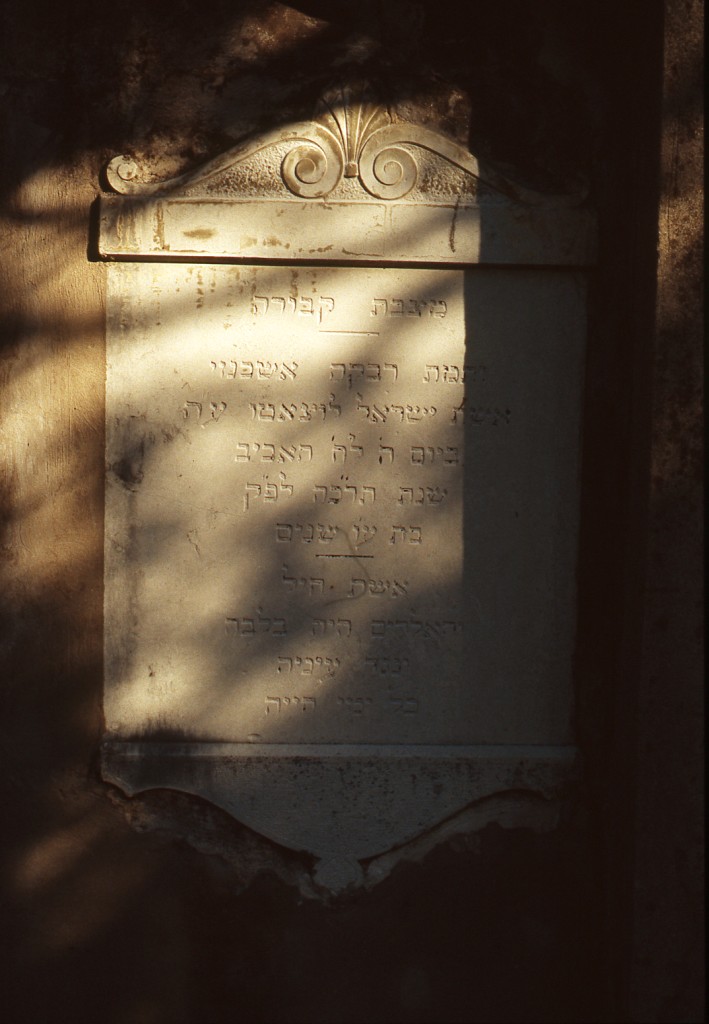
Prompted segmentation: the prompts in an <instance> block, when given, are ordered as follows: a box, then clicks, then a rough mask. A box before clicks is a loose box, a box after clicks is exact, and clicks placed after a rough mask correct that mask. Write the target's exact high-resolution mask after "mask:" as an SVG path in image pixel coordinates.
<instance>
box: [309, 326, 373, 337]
mask: <svg viewBox="0 0 709 1024" xmlns="http://www.w3.org/2000/svg"><path fill="white" fill-rule="evenodd" d="M318 334H347V335H348V336H353V337H357V338H378V337H379V331H324V330H323V329H322V328H319V329H318Z"/></svg>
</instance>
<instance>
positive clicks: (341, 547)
mask: <svg viewBox="0 0 709 1024" xmlns="http://www.w3.org/2000/svg"><path fill="white" fill-rule="evenodd" d="M134 176H135V168H134V167H133V166H132V164H131V163H130V161H129V160H128V159H127V158H118V159H117V160H115V161H113V162H112V164H111V166H110V167H109V171H108V178H109V182H110V183H111V185H112V186H113V187H114V189H116V190H117V191H119V192H122V193H123V195H120V196H106V197H104V198H103V200H102V217H101V233H100V248H101V252H102V254H103V255H104V256H106V257H107V258H109V259H112V260H116V261H119V262H116V263H115V264H114V265H112V266H111V267H110V268H109V306H108V318H107V322H108V379H107V414H106V415H107V504H106V599H105V622H106V641H105V655H106V656H105V664H106V687H105V713H106V725H107V736H106V741H105V744H104V752H103V766H104V767H103V770H104V775H105V777H106V778H107V779H109V780H111V781H113V782H116V783H117V784H119V785H120V786H122V787H123V788H124V789H125V790H126V791H127V792H129V793H132V792H137V791H140V790H144V789H148V788H152V787H169V788H174V789H179V790H182V791H185V792H191V793H195V794H197V795H200V796H202V797H205V798H207V799H209V800H211V801H213V802H214V803H216V804H218V805H219V806H221V807H223V808H225V809H226V810H227V811H229V812H230V813H231V814H233V815H234V816H235V817H236V818H238V819H239V820H241V821H243V822H244V823H246V824H247V825H249V826H251V827H252V828H254V829H256V830H258V831H260V832H262V833H263V834H265V835H267V836H269V837H270V838H272V839H274V840H276V841H277V842H280V843H282V844H284V845H286V846H290V847H292V848H294V849H299V850H307V851H309V852H311V853H313V854H315V855H316V856H317V857H318V858H319V865H318V870H317V874H316V878H317V879H318V880H319V881H320V882H321V883H322V884H323V885H325V886H327V887H329V888H331V889H335V890H337V889H341V888H343V887H344V886H346V885H348V884H351V883H357V882H359V881H361V878H362V869H361V863H360V862H361V861H363V860H366V859H368V858H371V857H373V856H375V855H377V854H381V853H383V852H385V851H386V850H388V849H390V848H391V847H393V846H397V845H400V844H402V843H404V842H406V841H407V840H410V839H412V838H414V837H415V836H417V835H419V834H420V833H422V832H423V831H424V830H426V829H427V828H430V827H432V826H434V825H436V824H437V823H439V822H441V821H442V820H444V819H446V818H448V817H450V816H451V815H453V814H455V813H456V812H458V811H460V810H461V809H463V808H464V807H466V806H467V805H469V804H471V803H473V802H475V801H478V800H481V799H483V798H484V797H487V796H490V795H493V794H498V793H503V792H505V791H524V790H527V791H529V792H530V793H533V794H537V795H538V796H540V797H543V798H545V799H551V798H554V797H558V796H559V795H560V794H561V792H562V791H563V787H564V785H565V783H566V781H567V780H568V778H569V775H570V772H571V769H572V765H573V761H574V748H573V737H572V735H571V729H570V715H571V699H572V679H571V661H572V652H573V640H574V623H575V586H574V569H575V558H576V543H577V517H578V471H579V445H580V409H581V393H582V368H583V361H584V339H585V297H584V273H583V271H582V270H581V269H580V268H582V267H583V266H584V265H587V264H588V263H589V262H590V260H591V258H592V250H593V222H592V218H591V217H590V215H589V213H588V212H587V211H585V210H584V209H583V208H582V207H581V206H579V205H578V204H577V205H576V206H574V205H572V204H571V203H569V202H562V201H561V200H548V201H546V202H545V201H543V200H541V199H540V197H531V196H529V195H525V196H521V195H519V194H518V193H514V192H513V191H512V190H511V189H509V188H506V189H504V190H501V186H499V185H498V186H497V187H494V188H493V187H491V186H486V185H485V184H483V183H482V182H481V181H480V176H479V171H478V167H477V164H476V162H475V160H474V159H473V157H471V156H470V154H469V153H467V152H465V151H463V150H462V149H461V148H460V147H458V146H457V145H456V144H455V143H453V142H451V140H449V139H447V138H445V137H443V136H441V135H438V134H437V133H434V132H431V131H429V130H425V129H422V128H418V127H416V126H413V125H409V124H405V123H401V122H394V121H393V120H392V119H391V117H390V115H389V114H388V113H387V112H386V111H385V110H383V109H381V108H377V107H376V106H374V105H372V104H370V103H368V102H365V101H363V100H362V98H361V97H360V98H359V100H358V101H357V102H354V98H353V96H352V95H349V94H343V95H342V96H341V97H340V99H339V102H335V100H334V99H333V98H332V97H331V98H330V99H329V100H328V101H327V102H325V103H324V104H323V107H322V110H321V111H320V113H319V116H318V118H317V119H316V120H314V121H313V122H312V123H308V124H305V125H296V126H293V127H290V128H287V129H284V130H283V131H281V132H278V133H274V134H271V135H268V136H264V137H261V138H258V139H256V140H253V141H252V142H251V143H250V144H248V145H246V146H243V147H240V148H239V149H237V150H234V151H232V152H231V153H229V154H226V155H225V157H223V158H220V159H219V160H217V161H214V162H213V163H212V164H210V165H208V166H207V167H206V168H203V169H202V170H201V171H199V172H197V173H195V174H193V175H190V176H183V177H181V178H178V179H175V180H173V181H171V182H167V183H162V184H157V185H155V184H153V185H145V184H143V185H139V184H137V183H136V182H135V180H134Z"/></svg>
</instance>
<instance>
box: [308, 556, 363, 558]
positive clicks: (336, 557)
mask: <svg viewBox="0 0 709 1024" xmlns="http://www.w3.org/2000/svg"><path fill="white" fill-rule="evenodd" d="M315 557H316V558H374V555H316V556H315Z"/></svg>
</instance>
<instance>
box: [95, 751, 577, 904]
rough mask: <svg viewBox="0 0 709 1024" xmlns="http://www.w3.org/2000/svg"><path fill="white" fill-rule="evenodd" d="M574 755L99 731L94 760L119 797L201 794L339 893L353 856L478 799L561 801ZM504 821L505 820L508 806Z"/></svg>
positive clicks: (352, 876) (357, 870)
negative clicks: (309, 865)
mask: <svg viewBox="0 0 709 1024" xmlns="http://www.w3.org/2000/svg"><path fill="white" fill-rule="evenodd" d="M576 760H577V752H576V749H575V748H574V747H535V746H475V747H474V746H470V747H461V746H447V747H441V746H436V747H431V746H418V747H412V746H406V747H405V746H375V745H359V746H348V745H339V744H331V745H329V744H323V745H294V744H242V743H189V744H188V743H149V742H145V743H130V742H112V741H107V742H106V743H105V744H104V747H103V755H102V769H103V777H104V779H106V781H108V782H112V783H114V784H115V785H117V786H119V787H120V788H121V789H122V790H123V791H124V792H125V793H127V794H128V795H129V796H133V795H134V794H136V793H140V792H144V791H146V790H150V789H175V790H179V791H180V792H185V793H191V794H193V795H195V796H199V797H202V798H204V799H205V800H209V801H210V802H211V803H213V804H215V805H216V806H218V807H221V808H222V809H223V810H225V811H226V812H227V813H228V814H230V815H232V816H233V817H234V818H235V819H237V820H238V821H240V822H242V823H243V824H245V825H247V826H248V827H249V828H251V829H253V830H254V831H256V832H259V833H260V834H262V835H264V836H266V837H267V838H269V839H271V840H273V841H274V842H276V843H280V844H281V845H283V846H286V847H289V848H291V849H296V850H299V851H304V852H307V853H310V854H312V855H314V856H315V857H317V858H318V864H317V865H316V868H315V874H314V877H315V881H316V882H317V883H318V884H319V885H321V886H323V887H324V888H326V889H329V890H331V891H333V892H338V891H341V890H343V889H345V888H347V887H348V886H352V885H355V886H356V885H360V884H362V882H363V880H364V875H363V870H362V865H361V863H360V862H361V861H366V860H368V859H370V858H372V857H376V856H378V855H381V854H383V853H385V852H387V851H388V850H391V849H392V848H394V847H397V846H401V845H402V844H404V843H407V842H410V841H411V840H413V839H416V838H417V837H419V836H421V835H422V834H423V833H425V832H426V831H427V830H429V829H432V828H434V827H435V826H437V825H439V824H440V823H442V822H443V821H445V820H446V819H448V818H450V817H451V816H453V815H455V814H457V813H458V812H460V811H462V810H463V809H464V808H465V807H467V806H468V805H470V804H473V803H475V802H477V801H479V800H481V799H484V798H485V797H489V796H493V795H494V794H498V793H503V792H514V791H517V792H526V793H531V794H534V795H537V796H539V797H541V798H542V799H544V800H549V801H550V800H558V799H560V798H561V797H562V796H563V795H564V792H565V790H566V788H567V787H568V785H569V783H570V781H571V780H572V777H573V776H574V774H575V767H576ZM505 824H506V825H507V826H508V827H509V826H510V825H514V824H515V822H514V820H510V819H509V816H508V819H507V820H506V822H505ZM519 824H523V822H522V821H520V822H519Z"/></svg>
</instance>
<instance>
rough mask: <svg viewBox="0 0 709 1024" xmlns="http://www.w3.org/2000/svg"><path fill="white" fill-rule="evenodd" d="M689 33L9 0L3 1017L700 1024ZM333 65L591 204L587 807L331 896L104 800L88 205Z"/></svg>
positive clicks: (573, 805) (227, 1)
mask: <svg viewBox="0 0 709 1024" xmlns="http://www.w3.org/2000/svg"><path fill="white" fill-rule="evenodd" d="M700 35H701V5H700V3H699V0H668V2H667V3H666V4H664V5H663V4H662V3H660V2H655V0H643V2H630V0H628V2H625V3H623V4H614V5H603V4H595V3H591V2H590V0H589V2H579V3H574V4H569V3H567V2H561V0H538V2H535V3H534V4H530V3H528V2H523V0H498V2H497V3H495V4H482V3H478V2H470V3H465V4H456V3H454V2H452V0H438V2H429V0H427V2H413V0H412V2H403V0H391V2H389V3H386V4H385V3H379V2H373V0H367V2H360V3H357V4H353V3H349V2H335V0H333V2H328V3H324V2H316V0H311V2H299V3H290V4H286V3H283V4H280V3H266V2H259V0H251V2H249V0H240V2H237V0H213V2H211V3H209V4H197V3H194V2H191V0H171V2H169V3H168V2H166V0H156V2H153V3H150V4H134V5H132V6H129V7H125V8H120V9H118V8H115V7H114V8H110V9H109V8H102V7H99V6H97V5H95V4H93V3H89V2H88V0H74V2H72V0H69V2H67V3H65V4H52V5H50V4H49V3H46V4H45V3H41V2H39V0H25V2H22V3H20V2H19V0H8V2H6V3H5V4H3V5H2V7H1V8H0V38H1V39H2V49H3V57H2V64H1V65H0V94H1V95H2V98H3V104H2V137H3V140H4V142H5V150H4V158H3V161H2V164H1V165H0V192H1V202H2V208H1V210H0V217H1V218H2V237H3V261H2V270H1V271H0V274H1V276H2V281H1V284H0V294H2V296H3V304H2V305H3V309H2V323H1V328H2V336H1V340H0V389H2V399H1V402H2V404H1V406H0V415H1V416H2V418H3V423H2V428H1V429H2V431H3V433H2V444H3V456H2V465H1V466H0V506H1V511H2V542H1V546H0V573H2V589H1V590H0V616H1V618H0V623H1V625H0V630H1V632H0V680H1V681H2V686H1V687H0V699H1V700H2V723H1V724H0V741H1V743H2V750H3V760H4V771H3V774H2V789H3V794H2V807H3V817H4V824H3V833H2V834H3V853H2V856H3V875H4V888H3V921H4V924H3V928H2V937H3V955H2V963H3V969H4V972H5V973H6V977H5V980H4V983H3V991H4V993H5V994H4V996H3V1016H4V1019H6V1020H8V1021H11V1022H15V1021H17V1022H32V1024H35V1022H37V1024H40V1022H44V1021H57V1022H63V1021H67V1022H77V1024H78V1022H83V1021H86V1022H89V1021H90V1022H95V1021H96V1020H101V1021H105V1022H116V1024H118V1022H120V1024H163V1022H164V1024H173V1022H178V1021H185V1022H190V1024H193V1022H212V1021H214V1022H217V1021H224V1022H226V1021H229V1022H232V1021H241V1020H243V1021H254V1022H256V1021H263V1022H267V1021H283V1022H286V1021H342V1022H350V1021H351V1022H358V1021H434V1020H435V1021H442V1022H448V1021H541V1020H544V1021H598V1020H606V1021H617V1020H639V1021H675V1020H677V1021H680V1020H700V1019H701V1015H702V1000H701V991H700V989H701V972H702V969H703V958H702V954H701V945H700V942H701V939H700V936H701V927H700V922H699V920H698V916H697V901H698V899H699V893H700V885H701V877H700V864H701V846H700V827H701V824H700V823H701V811H700V808H701V805H700V803H699V802H698V789H699V777H698V757H699V753H698V750H699V742H700V737H699V726H698V724H697V723H698V716H699V711H700V697H699V672H700V653H699V639H700V638H699V633H698V625H699V622H700V620H699V614H698V596H699V582H698V565H699V556H698V551H699V518H698V499H699V494H700V488H701V479H700V475H699V465H700V464H699V460H698V447H699V433H698V429H697V423H698V416H699V401H700V393H699V385H698V380H699V359H700V356H699V351H700V349H699V344H698V338H699V330H698V326H697V302H698V299H697V296H698V289H699V280H700V277H699V263H700V255H699V253H700V249H699V237H700V235H699V232H700V230H701V223H700V218H701V215H700V205H699V198H698V197H699V188H700V182H699V177H698V174H699V160H700V157H699V155H698V145H699V143H698V130H699V125H700V121H699V112H698V103H699V95H700V90H699V82H698V74H699V70H698V69H700V68H701V59H700V55H699V53H698V50H697V47H698V40H699V38H700ZM663 69H664V72H663ZM342 77H345V78H357V79H362V78H366V79H369V80H371V81H374V82H376V83H377V84H378V88H379V89H380V91H381V94H382V97H383V98H384V99H386V100H387V101H388V102H390V103H392V104H394V105H395V106H396V107H397V108H398V109H399V110H400V112H401V113H402V115H403V116H406V117H410V118H412V119H414V120H417V121H420V122H422V123H429V124H431V125H434V126H435V127H438V128H440V129H441V130H443V131H446V132H448V133H450V134H451V135H453V136H454V137H456V138H458V139H459V140H460V141H463V142H465V143H467V144H468V145H470V147H471V148H472V149H473V150H474V151H475V152H476V153H477V154H478V155H479V156H480V157H481V158H483V159H484V160H486V161H487V162H488V163H489V164H491V165H493V166H495V167H497V168H499V169H500V170H501V171H502V172H503V173H507V174H510V175H511V176H512V177H514V178H515V179H517V180H518V181H520V182H521V183H523V184H526V185H529V186H531V187H534V188H538V189H542V190H545V189H548V190H552V191H557V190H564V189H567V188H574V187H575V186H576V185H577V184H578V183H579V182H580V181H585V182H586V183H587V184H588V187H589V194H590V197H591V201H592V202H593V203H594V205H595V206H596V207H597V209H598V212H599V218H600V224H601V253H600V263H599V267H598V270H597V272H596V273H595V275H594V280H593V285H592V306H591V342H590V345H591V347H590V351H589V360H588V367H587V385H588V386H587V402H586V409H585V413H584V417H585V419H584V422H585V433H584V437H585V441H584V467H585V468H584V479H583V505H582V535H581V555H580V565H579V587H580V619H579V635H578V649H577V657H576V675H577V694H578V696H577V716H576V719H577V720H576V727H577V733H578V738H579V742H580V744H581V747H582V750H583V753H584V763H585V769H584V776H583V780H582V782H581V785H580V787H579V790H578V792H577V794H576V795H575V798H574V800H573V801H571V802H570V803H569V806H568V807H567V808H566V810H565V815H564V820H563V822H562V825H561V827H560V828H559V829H558V830H556V831H555V832H552V833H547V834H544V835H539V834H535V833H532V832H528V831H525V830H520V831H517V832H508V831H505V830H503V829H501V828H498V827H496V826H489V827H488V828H486V829H485V830H483V831H482V832H481V833H479V834H477V835H474V836H470V837H467V838H459V839H457V840H451V841H449V842H448V843H447V844H444V845H442V846H440V847H438V848H437V849H435V850H434V851H433V852H431V853H429V854H428V855H427V856H426V857H425V858H423V859H422V860H420V861H419V862H416V863H408V864H402V865H401V866H399V867H398V868H397V869H396V870H395V872H394V873H393V875H392V876H391V877H390V878H389V879H387V880H386V881H384V882H382V883H381V884H380V885H379V886H378V887H377V888H376V889H374V890H373V891H372V892H370V893H363V894H357V895H346V896H344V897H341V898H340V899H337V900H332V901H331V902H329V903H327V902H318V901H314V900H308V899H305V898H303V897H302V896H301V895H300V893H299V890H298V888H297V886H296V885H295V884H294V883H295V882H297V879H298V877H299V876H300V874H301V873H302V872H304V871H307V870H308V869H309V866H310V865H309V864H308V863H307V860H306V858H302V857H298V856H297V855H295V854H291V853H289V852H288V851H284V850H280V849H278V848H276V847H274V846H273V844H270V843H269V842H268V841H266V840H265V839H262V838H260V837H258V836H255V835H253V834H251V833H249V832H248V830H247V829H245V828H242V827H241V826H239V825H238V824H236V823H234V822H232V821H230V820H229V819H228V818H227V817H226V816H225V815H222V814H221V813H220V812H217V811H215V810H214V809H211V808H208V807H205V806H202V805H200V804H198V803H195V802H193V801H191V800H189V799H188V798H187V797H183V796H180V795H178V794H170V793H162V794H153V795H151V796H150V797H146V798H141V799H136V800H135V801H129V800H127V799H126V798H125V797H122V796H121V795H120V794H118V793H116V792H114V791H112V790H110V788H109V787H107V786H105V785H104V784H103V783H102V782H101V780H100V777H99V772H98V763H97V760H98V757H97V752H98V744H99V742H100V738H101V733H102V719H101V685H102V662H101V659H102V654H101V628H102V530H103V521H102V503H103V381H104V362H103V359H104V356H103V318H104V308H103V301H104V268H103V267H102V266H101V265H100V264H99V263H98V262H97V261H95V260H94V259H93V256H92V253H93V251H94V249H93V245H92V231H93V230H94V225H93V222H92V212H91V211H92V204H93V202H94V199H95V197H96V195H97V194H98V192H99V189H100V184H99V183H100V178H101V173H102V168H103V167H104V166H105V163H106V162H107V160H108V159H110V158H111V157H112V156H114V155H116V154H117V153H120V152H129V153H131V154H134V155H135V156H136V158H137V159H138V161H139V162H140V163H142V164H144V166H145V168H146V174H147V175H148V176H151V175H152V176H155V177H156V178H158V177H165V176H168V175H172V174H174V173H177V172H179V171H181V170H182V169H185V168H187V167H190V166H193V165H195V164H197V163H199V162H201V161H202V160H204V159H207V158H209V157H211V156H214V155H216V154H218V153H220V152H221V151H223V150H224V149H226V148H228V147H229V146H231V145H233V144H234V143H235V142H236V141H238V140H239V139H240V138H243V137H244V136H246V135H248V134H249V133H251V132H254V131H257V130H262V129H265V128H268V127H271V126H273V125H276V124H280V123H284V122H287V121H288V120H290V119H293V118H296V119H301V118H307V117H308V116H309V115H310V112H311V110H312V106H313V103H314V101H315V99H316V98H317V96H318V95H319V93H320V92H321V91H322V89H323V88H324V87H325V86H326V85H327V84H328V83H330V82H331V81H332V80H333V79H337V78H342ZM195 836H197V837H199V841H195ZM699 902H701V901H699Z"/></svg>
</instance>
